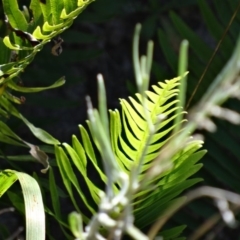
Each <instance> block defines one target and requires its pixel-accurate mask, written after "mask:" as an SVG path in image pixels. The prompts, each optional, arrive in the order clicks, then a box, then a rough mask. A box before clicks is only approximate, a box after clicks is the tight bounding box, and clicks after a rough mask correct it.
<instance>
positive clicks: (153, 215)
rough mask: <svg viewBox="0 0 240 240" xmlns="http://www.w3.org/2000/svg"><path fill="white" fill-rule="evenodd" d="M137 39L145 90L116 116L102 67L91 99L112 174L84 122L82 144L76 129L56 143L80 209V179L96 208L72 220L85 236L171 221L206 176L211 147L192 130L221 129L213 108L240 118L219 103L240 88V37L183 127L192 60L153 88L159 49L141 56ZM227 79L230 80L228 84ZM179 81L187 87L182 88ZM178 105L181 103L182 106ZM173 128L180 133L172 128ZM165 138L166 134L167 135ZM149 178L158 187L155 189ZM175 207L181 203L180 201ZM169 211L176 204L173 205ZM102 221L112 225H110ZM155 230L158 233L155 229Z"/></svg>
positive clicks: (95, 130) (92, 120)
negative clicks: (93, 176) (91, 173)
mask: <svg viewBox="0 0 240 240" xmlns="http://www.w3.org/2000/svg"><path fill="white" fill-rule="evenodd" d="M138 31H139V29H138ZM136 34H137V33H136ZM134 43H135V45H134V63H135V64H134V66H135V71H136V79H137V80H136V81H137V86H138V89H139V91H140V93H141V94H137V95H136V98H129V102H128V101H126V100H121V107H122V114H121V115H120V114H119V112H118V111H117V110H115V111H110V122H109V123H108V117H107V111H106V106H105V105H106V99H105V97H104V96H105V93H104V87H103V79H102V77H101V75H100V76H98V78H99V112H98V111H97V110H94V109H93V108H92V106H91V102H90V100H89V99H88V100H87V102H88V113H89V122H88V126H89V130H90V133H91V135H92V139H93V142H94V144H95V146H96V147H97V149H98V150H99V152H100V154H101V156H102V158H103V166H104V170H105V171H104V172H105V174H106V175H105V174H104V172H103V171H102V170H101V169H100V167H99V166H98V161H97V159H96V157H95V154H94V150H93V149H94V148H93V146H92V144H91V141H90V137H89V136H88V134H87V131H86V130H85V129H84V128H83V127H82V126H80V133H81V136H82V142H83V143H82V144H81V143H80V141H78V140H77V138H76V136H73V138H72V146H70V145H69V144H67V143H63V147H61V146H58V147H56V148H55V154H56V159H57V164H58V166H59V169H60V172H61V175H62V178H63V182H64V184H65V187H66V189H67V191H68V194H69V195H70V197H71V200H72V201H73V204H74V206H75V208H76V210H77V211H78V212H80V213H81V211H80V209H79V207H78V205H77V202H76V200H75V198H74V195H73V187H74V188H75V189H76V191H77V192H78V193H79V195H80V197H81V198H82V201H83V202H84V204H85V205H86V206H87V208H88V209H89V212H91V213H93V214H95V215H94V217H93V218H92V220H91V221H89V219H88V216H86V215H85V214H83V213H81V216H82V218H83V221H84V222H85V223H86V224H88V225H87V227H86V228H85V230H83V228H82V227H81V225H82V223H81V221H80V220H79V219H80V216H79V215H76V216H75V215H72V218H74V217H75V220H72V221H73V223H72V225H74V223H76V222H74V221H77V220H76V219H78V223H79V224H80V225H79V226H78V227H79V228H78V230H76V228H74V230H73V232H74V233H75V237H77V238H80V239H88V238H93V239H98V238H101V237H110V236H112V237H117V236H118V237H120V236H122V235H123V234H124V233H125V232H126V233H127V234H129V235H130V236H131V237H132V238H134V239H149V238H147V237H146V236H145V235H143V234H142V233H141V232H139V231H138V230H136V228H135V225H134V224H136V226H137V227H138V228H140V229H144V228H145V227H147V226H149V225H150V224H151V223H152V222H154V221H155V220H156V219H157V218H158V217H159V216H163V221H162V222H165V220H164V219H165V214H166V216H168V212H166V213H165V210H166V209H168V208H171V206H174V205H178V204H182V203H183V204H184V203H185V201H186V199H185V198H184V197H182V198H177V197H178V195H179V194H181V192H182V191H184V190H185V189H186V188H188V187H190V186H192V185H193V184H195V183H197V182H199V181H200V179H188V178H189V177H190V176H191V175H193V174H194V173H196V172H197V171H198V170H199V169H200V168H201V164H196V163H197V162H198V160H199V159H200V158H201V157H202V156H203V155H204V154H205V151H203V150H202V151H197V150H199V148H201V146H202V142H201V141H199V140H190V139H189V137H190V134H192V133H193V131H194V130H195V129H196V128H199V127H203V128H205V129H207V130H208V131H213V130H214V129H215V128H214V124H213V122H212V121H211V120H210V119H209V116H211V115H213V116H218V117H222V118H225V119H226V120H228V121H230V122H233V123H239V120H240V116H239V115H238V114H237V113H235V112H231V111H230V110H226V109H224V108H220V107H219V106H218V104H219V103H222V102H223V101H224V100H226V98H227V97H231V96H235V94H236V91H238V89H239V83H237V82H236V81H235V80H236V76H237V74H238V69H239V66H237V63H238V59H239V52H240V51H239V49H240V48H239V46H240V44H239V43H238V46H237V48H236V50H235V52H234V54H233V56H232V58H231V59H230V60H229V63H228V64H227V65H226V67H225V68H224V69H223V71H222V73H220V74H219V76H218V77H217V79H216V80H215V82H214V84H213V86H212V87H211V88H210V89H209V91H207V93H206V95H205V96H204V97H203V99H202V100H201V101H200V104H199V105H197V106H196V109H193V110H192V111H191V112H190V116H189V120H190V121H189V123H187V124H186V125H185V128H182V127H181V125H182V123H183V122H184V121H183V120H181V119H182V114H183V112H182V111H181V108H182V105H181V103H182V102H183V103H184V100H183V99H184V98H183V97H180V99H181V101H180V104H179V103H178V102H179V100H173V99H172V97H175V95H177V93H178V91H179V89H180V93H181V94H183V93H184V91H185V86H184V80H183V79H184V77H185V76H184V74H183V73H184V71H183V69H184V68H185V67H182V69H181V66H182V65H183V66H184V64H183V63H182V61H181V64H180V67H179V69H180V70H179V75H180V76H182V77H179V78H176V79H172V80H169V81H166V82H165V83H159V85H160V87H159V86H153V91H146V89H147V85H148V80H149V65H150V64H151V60H149V58H150V56H151V51H150V53H149V52H148V57H147V58H146V57H145V56H143V57H141V58H140V59H141V60H140V62H139V60H138V59H139V57H138V54H137V53H136V52H137V48H138V44H137V43H136V40H135V41H134ZM183 45H185V42H184V43H183ZM149 48H150V47H149ZM230 76H231V77H230ZM180 79H182V80H181V81H182V82H181V84H180V83H179V82H178V81H179V80H180ZM226 82H228V83H227V84H226ZM178 85H180V87H179V88H177V89H176V87H177V86H178ZM223 89H225V90H223ZM174 105H176V107H175V108H174V107H173V106H174ZM227 113H229V114H227ZM159 117H160V118H159ZM165 118H167V119H165ZM176 119H177V120H176ZM174 120H175V121H174ZM168 123H171V124H170V127H167V128H165V129H164V127H165V126H167V124H168ZM108 124H109V127H108ZM178 125H180V127H179V126H178ZM172 130H173V132H172V135H168V136H167V134H168V133H169V132H171V131H172ZM161 138H164V140H162V141H161ZM159 151H160V152H159ZM87 158H88V159H90V161H91V162H92V164H93V166H94V167H95V168H96V171H97V172H98V174H99V176H100V178H101V179H102V181H103V182H105V184H106V190H105V194H103V193H102V192H101V189H99V188H98V187H97V186H96V185H95V184H94V183H93V182H91V180H90V179H89V178H88V176H87V174H86V173H87ZM71 162H72V163H71ZM75 167H76V168H77V169H78V171H79V172H80V173H81V174H82V176H83V178H84V180H85V182H86V184H87V186H88V189H89V191H90V194H91V197H92V200H93V202H95V203H96V204H95V205H98V206H99V210H98V212H95V211H96V210H94V206H93V205H91V204H90V203H91V202H92V201H91V200H90V199H89V198H88V199H87V198H86V196H85V195H84V193H83V191H82V190H81V188H80V184H79V183H78V181H77V178H76V175H75V173H74V172H75V171H74V168H75ZM149 181H150V182H149ZM149 186H151V187H152V188H150V189H148V188H147V187H149ZM98 193H99V194H98ZM52 197H53V198H55V195H54V194H52ZM216 198H217V197H216ZM238 198H239V196H238ZM173 209H175V208H174V207H173ZM55 211H56V212H58V213H59V212H60V209H57V208H56V207H55ZM169 211H170V212H171V210H169ZM133 214H134V216H135V219H136V220H135V221H134V220H133ZM160 219H161V218H160ZM70 221H71V218H70ZM160 222H161V221H160ZM126 223H127V224H126ZM126 225H127V226H126ZM74 226H75V225H74ZM160 226H162V224H160ZM75 227H76V226H75ZM102 227H103V228H105V231H104V230H103V229H102ZM116 229H118V230H119V232H118V231H116ZM157 229H160V228H157ZM183 229H184V226H180V227H177V228H173V229H171V230H168V231H167V232H165V233H164V232H163V236H164V234H166V233H168V235H167V237H166V239H174V238H176V239H179V238H178V237H179V234H181V231H182V230H183ZM153 232H154V234H157V232H156V231H155V230H154V231H153ZM176 232H177V233H178V234H176ZM99 234H101V235H99ZM117 234H118V235H117ZM154 234H152V233H151V232H150V233H149V237H150V239H152V237H154V236H155V235H154ZM160 235H161V233H160ZM181 239H183V238H181Z"/></svg>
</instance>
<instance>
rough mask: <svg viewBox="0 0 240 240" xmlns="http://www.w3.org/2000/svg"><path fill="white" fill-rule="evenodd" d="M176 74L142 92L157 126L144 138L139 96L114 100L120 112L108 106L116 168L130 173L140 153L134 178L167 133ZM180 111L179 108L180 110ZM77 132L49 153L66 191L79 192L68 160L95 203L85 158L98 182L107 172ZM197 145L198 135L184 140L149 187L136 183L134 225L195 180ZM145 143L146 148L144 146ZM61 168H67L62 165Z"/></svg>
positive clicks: (141, 224) (145, 130) (145, 129)
mask: <svg viewBox="0 0 240 240" xmlns="http://www.w3.org/2000/svg"><path fill="white" fill-rule="evenodd" d="M180 80H181V78H180V77H177V78H174V79H172V80H166V81H165V82H164V83H163V82H161V83H159V85H158V86H153V87H152V88H153V90H152V91H147V92H146V95H147V104H146V105H147V110H148V111H149V113H150V116H151V120H152V121H153V124H154V125H156V126H157V128H156V129H157V131H156V133H155V134H153V136H152V138H151V140H150V141H149V136H150V135H151V134H150V132H149V130H148V125H147V121H146V119H145V115H144V110H143V106H142V99H143V98H142V96H141V95H140V94H136V98H132V97H129V100H128V101H127V100H124V99H121V100H120V103H121V109H122V110H121V111H122V113H121V114H120V113H119V111H118V110H114V111H110V125H109V126H110V137H111V144H112V149H113V152H114V154H115V157H116V160H117V162H118V165H119V166H120V168H121V169H122V170H124V171H125V172H126V173H128V174H130V171H131V169H132V167H133V166H134V165H138V164H139V159H140V158H141V157H142V155H144V156H143V157H144V165H143V168H142V171H141V175H140V176H139V180H141V179H142V180H143V179H144V173H145V172H146V171H147V170H148V169H149V167H150V163H151V162H152V161H153V160H154V159H155V158H156V157H157V156H158V155H159V151H161V148H162V147H163V146H164V145H165V144H166V143H168V141H169V140H170V139H171V138H172V137H173V136H172V135H171V132H172V130H173V129H174V127H175V126H172V125H170V126H169V125H168V124H169V123H173V122H174V119H175V118H176V117H177V116H176V114H175V113H176V111H175V110H176V103H177V100H176V96H177V94H178V88H177V87H178V85H179V81H180ZM180 114H184V112H181V113H180ZM159 115H161V116H164V117H165V118H164V119H163V120H162V122H160V123H159V118H158V116H159ZM183 121H185V120H183ZM80 133H81V136H82V142H83V144H81V143H80V141H78V139H77V138H76V136H73V137H72V147H71V146H70V145H68V144H66V143H64V144H63V146H64V148H63V147H62V146H58V147H56V149H55V153H56V158H57V163H58V167H59V168H60V172H61V175H62V179H63V182H64V184H65V187H66V188H67V191H68V193H69V195H70V196H72V194H73V193H72V191H73V187H74V188H75V190H76V191H78V192H79V193H80V192H81V190H80V187H79V185H77V184H76V182H75V180H74V179H73V178H75V177H74V173H73V171H72V170H71V169H69V167H66V166H64V165H66V164H67V165H69V166H70V165H72V166H74V168H77V169H78V171H79V172H80V173H81V175H82V177H83V178H84V180H85V182H86V184H87V186H88V188H89V192H90V194H91V197H92V200H93V201H94V202H95V203H97V204H98V203H99V201H100V195H101V193H100V192H101V191H102V190H101V189H100V188H99V187H97V186H96V185H95V184H94V183H93V182H92V180H91V179H90V178H89V177H88V176H87V174H86V172H87V168H88V161H87V159H89V160H90V162H91V163H92V164H93V166H94V167H95V169H96V171H97V173H98V174H99V177H100V179H101V180H102V181H103V182H104V183H106V180H107V177H106V175H105V174H104V172H103V170H102V169H101V168H100V167H99V166H98V162H97V157H96V153H95V152H94V148H93V144H92V143H91V140H90V137H89V135H88V133H87V131H86V130H85V128H83V126H80ZM90 133H91V129H90ZM93 142H94V144H95V145H96V147H97V148H98V147H99V146H98V143H97V142H95V141H94V139H93ZM146 146H147V148H146ZM201 146H202V142H201V141H197V140H194V141H189V144H188V145H187V146H186V147H185V148H184V149H182V150H181V151H180V152H177V153H176V154H175V155H174V157H173V158H172V168H171V169H170V170H169V171H167V172H164V173H163V174H162V175H160V176H158V177H157V178H155V179H154V182H153V183H152V184H153V188H152V189H149V190H148V189H142V190H141V191H139V192H137V193H136V194H135V197H134V198H135V200H134V203H133V204H134V209H135V215H136V224H137V225H138V226H139V227H141V228H142V227H144V226H146V225H148V224H150V223H151V222H152V221H154V220H155V219H156V218H157V217H158V216H159V214H161V213H163V211H164V210H165V208H166V206H167V205H169V204H170V203H171V202H172V201H175V200H176V197H178V196H179V194H181V193H182V192H183V191H184V190H185V189H187V188H188V187H190V186H192V185H194V184H196V183H197V182H199V181H200V180H201V179H189V177H191V176H192V175H193V174H194V173H195V172H197V171H198V170H199V169H200V168H201V166H202V165H201V164H196V163H197V162H198V161H199V160H200V158H201V157H202V156H203V155H204V154H205V151H198V150H199V149H200V148H201ZM145 148H146V149H147V151H144V149H145ZM65 152H66V153H65ZM66 169H69V170H68V171H66ZM70 175H72V176H70ZM78 188H79V189H78ZM115 191H118V188H117V186H116V187H115ZM82 194H83V193H82V192H81V194H79V195H80V197H81V198H82V200H83V202H84V203H85V205H86V207H87V208H88V209H89V210H90V212H92V210H93V207H92V206H90V202H91V200H89V199H88V201H87V203H86V199H85V197H84V196H83V195H82ZM71 198H72V197H71ZM72 200H73V199H72ZM74 201H75V200H73V203H74ZM74 205H75V203H74ZM152 205H154V206H155V207H156V206H158V207H156V208H154V210H153V209H152V210H151V211H155V214H154V215H151V219H148V218H147V217H148V216H149V218H150V215H148V213H147V212H148V211H149V212H150V208H151V206H152ZM77 209H78V208H77ZM79 211H80V209H79ZM142 216H145V218H144V219H145V220H146V221H145V220H143V221H142V220H141V219H142ZM152 216H153V218H152ZM83 220H84V221H85V222H88V218H87V217H86V216H84V219H83Z"/></svg>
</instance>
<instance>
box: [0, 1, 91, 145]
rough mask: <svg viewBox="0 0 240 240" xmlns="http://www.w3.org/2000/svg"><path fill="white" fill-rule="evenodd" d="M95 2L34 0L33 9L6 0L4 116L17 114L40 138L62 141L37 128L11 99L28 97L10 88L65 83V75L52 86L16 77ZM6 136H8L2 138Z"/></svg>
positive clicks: (1, 75) (0, 63)
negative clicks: (30, 83) (20, 81)
mask: <svg viewBox="0 0 240 240" xmlns="http://www.w3.org/2000/svg"><path fill="white" fill-rule="evenodd" d="M91 2H93V0H78V1H77V0H71V1H66V0H57V1H56V0H49V1H39V0H32V1H31V3H30V6H29V9H28V8H27V7H25V6H24V7H23V10H20V9H19V6H18V1H17V0H3V1H2V3H3V8H4V13H5V16H6V20H5V22H6V24H7V26H8V28H9V31H8V32H7V34H8V35H7V36H5V37H4V38H3V39H2V38H0V53H1V56H0V116H4V117H5V118H7V117H8V116H9V115H14V116H15V117H18V118H20V119H21V120H23V122H24V123H25V124H26V125H27V126H28V127H29V129H30V130H31V131H32V133H33V134H34V135H35V136H36V137H37V138H39V139H40V140H41V141H43V142H45V143H48V144H49V143H50V144H58V143H59V142H58V141H57V140H56V139H54V138H53V137H52V136H50V135H49V134H47V133H46V132H45V131H44V130H41V129H39V128H35V127H34V126H33V125H32V124H31V123H30V122H28V120H27V119H26V118H24V117H23V116H22V115H21V114H20V113H19V112H18V111H17V110H16V109H15V108H14V106H12V104H11V102H13V103H17V104H22V103H24V101H25V98H24V97H20V98H18V97H16V96H14V95H12V94H11V93H10V92H9V91H8V90H7V88H9V89H11V90H14V91H19V92H30V93H31V92H39V91H43V90H47V89H51V88H56V87H59V86H62V85H63V84H64V83H65V78H64V77H62V78H60V79H59V80H57V81H56V82H55V83H53V84H52V85H50V86H48V87H38V88H31V87H24V86H19V85H18V84H17V83H16V81H15V80H14V78H15V77H16V76H18V75H19V74H20V73H21V72H22V71H23V70H24V69H25V68H26V67H27V66H28V65H29V64H30V63H31V62H32V60H33V59H34V57H35V55H36V54H37V53H38V52H39V51H41V50H42V48H43V47H44V45H45V44H46V43H48V42H49V41H51V40H52V39H53V38H54V37H56V36H59V34H61V33H62V32H63V31H65V30H66V29H67V28H69V27H70V26H71V24H72V23H73V21H74V19H75V18H76V17H77V16H78V15H79V14H80V13H81V12H82V11H83V10H84V9H85V8H86V7H87V6H88V4H90V3H91ZM61 41H62V40H60V42H56V43H55V46H54V47H53V49H52V52H53V50H54V51H55V52H56V51H57V50H58V48H61ZM55 52H53V53H55ZM44 135H45V136H44ZM3 140H4V138H1V139H0V141H3Z"/></svg>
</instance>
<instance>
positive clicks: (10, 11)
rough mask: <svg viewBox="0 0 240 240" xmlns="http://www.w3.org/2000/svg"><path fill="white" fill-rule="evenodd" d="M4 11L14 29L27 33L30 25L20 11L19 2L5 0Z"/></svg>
mask: <svg viewBox="0 0 240 240" xmlns="http://www.w3.org/2000/svg"><path fill="white" fill-rule="evenodd" d="M2 3H3V9H4V12H5V14H6V15H7V17H8V20H9V22H10V24H11V26H12V27H13V28H17V29H19V30H22V31H26V30H27V28H28V23H27V21H26V18H25V16H24V14H23V13H22V12H21V11H20V10H19V7H18V1H17V0H3V1H2Z"/></svg>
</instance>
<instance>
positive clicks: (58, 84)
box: [8, 77, 65, 93]
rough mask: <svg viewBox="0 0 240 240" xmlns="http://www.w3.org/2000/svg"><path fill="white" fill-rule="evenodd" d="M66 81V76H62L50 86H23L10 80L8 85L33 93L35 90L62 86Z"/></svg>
mask: <svg viewBox="0 0 240 240" xmlns="http://www.w3.org/2000/svg"><path fill="white" fill-rule="evenodd" d="M64 83H65V77H61V78H60V79H58V80H57V81H56V82H55V83H54V84H52V85H50V86H48V87H36V88H31V87H22V86H19V85H17V84H16V83H15V82H14V81H9V82H8V87H10V88H11V89H13V90H15V91H18V92H25V93H33V92H40V91H44V90H47V89H52V88H56V87H60V86H62V85H63V84H64Z"/></svg>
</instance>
